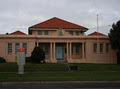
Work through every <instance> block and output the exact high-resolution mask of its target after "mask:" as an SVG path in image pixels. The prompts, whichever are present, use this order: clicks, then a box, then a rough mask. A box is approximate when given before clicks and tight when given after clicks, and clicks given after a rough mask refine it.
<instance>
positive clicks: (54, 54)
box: [53, 43, 56, 60]
mask: <svg viewBox="0 0 120 89" xmlns="http://www.w3.org/2000/svg"><path fill="white" fill-rule="evenodd" d="M53 50H54V53H53V55H54V57H53V58H54V60H55V59H56V58H55V43H53Z"/></svg>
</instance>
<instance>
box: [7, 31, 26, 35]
mask: <svg viewBox="0 0 120 89" xmlns="http://www.w3.org/2000/svg"><path fill="white" fill-rule="evenodd" d="M9 35H27V34H25V33H23V32H21V31H15V32H12V33H10V34H9Z"/></svg>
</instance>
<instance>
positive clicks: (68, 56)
mask: <svg viewBox="0 0 120 89" xmlns="http://www.w3.org/2000/svg"><path fill="white" fill-rule="evenodd" d="M68 58H69V53H68V43H67V60H68Z"/></svg>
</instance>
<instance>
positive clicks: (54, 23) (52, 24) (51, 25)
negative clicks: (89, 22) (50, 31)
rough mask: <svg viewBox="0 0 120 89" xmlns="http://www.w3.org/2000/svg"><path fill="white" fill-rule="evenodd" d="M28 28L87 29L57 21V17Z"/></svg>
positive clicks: (60, 20)
mask: <svg viewBox="0 0 120 89" xmlns="http://www.w3.org/2000/svg"><path fill="white" fill-rule="evenodd" d="M29 28H56V29H62V28H63V29H87V28H86V27H83V26H80V25H77V24H74V23H71V22H68V21H65V20H62V19H59V18H57V17H54V18H51V19H49V20H46V21H44V22H41V23H38V24H36V25H34V26H31V27H29Z"/></svg>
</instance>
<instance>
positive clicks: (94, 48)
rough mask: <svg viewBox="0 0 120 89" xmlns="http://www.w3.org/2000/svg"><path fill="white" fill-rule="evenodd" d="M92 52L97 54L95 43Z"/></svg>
mask: <svg viewBox="0 0 120 89" xmlns="http://www.w3.org/2000/svg"><path fill="white" fill-rule="evenodd" d="M93 52H94V53H96V52H97V44H96V43H94V44H93Z"/></svg>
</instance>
